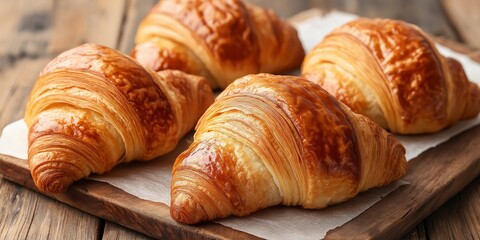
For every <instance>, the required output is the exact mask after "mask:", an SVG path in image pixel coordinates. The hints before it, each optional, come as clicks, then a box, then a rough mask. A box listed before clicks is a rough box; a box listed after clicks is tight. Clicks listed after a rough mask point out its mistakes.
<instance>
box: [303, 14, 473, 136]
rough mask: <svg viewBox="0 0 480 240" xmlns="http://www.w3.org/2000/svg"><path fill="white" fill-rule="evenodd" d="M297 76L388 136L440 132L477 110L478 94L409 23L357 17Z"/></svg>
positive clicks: (335, 33) (451, 62)
mask: <svg viewBox="0 0 480 240" xmlns="http://www.w3.org/2000/svg"><path fill="white" fill-rule="evenodd" d="M302 75H303V77H305V78H307V79H309V80H311V81H313V82H316V83H318V84H320V85H321V86H322V87H323V88H324V89H326V90H327V91H328V92H329V93H331V94H332V95H334V96H335V97H336V98H338V99H339V100H340V101H342V102H343V103H345V104H346V105H348V106H349V107H350V108H351V109H352V110H353V111H355V112H357V113H361V114H363V115H366V116H368V117H370V118H371V119H373V120H374V121H375V122H377V123H378V124H380V126H382V127H383V128H386V129H389V130H390V131H391V132H394V133H401V134H416V133H430V132H435V131H439V130H441V129H443V128H445V127H447V126H450V125H452V124H454V123H455V122H457V121H459V120H461V119H467V118H472V117H474V116H476V115H477V114H478V112H479V111H480V89H479V88H478V86H477V85H475V84H473V83H471V82H469V81H468V79H467V77H466V75H465V72H464V70H463V68H462V66H461V64H460V63H459V62H458V61H456V60H454V59H452V58H448V57H444V56H442V55H441V54H440V53H439V52H438V50H437V49H436V47H435V44H434V42H433V41H432V40H431V39H430V37H429V36H427V34H425V33H424V32H423V31H422V30H420V29H419V28H418V27H416V26H414V25H410V24H407V23H405V22H402V21H396V20H389V19H365V18H361V19H358V20H354V21H352V22H349V23H347V24H345V25H343V26H340V27H339V28H337V29H335V30H334V31H333V32H331V33H330V34H329V35H327V36H326V37H325V39H324V40H323V41H322V42H320V43H319V44H318V45H317V46H316V47H315V48H314V49H313V50H312V51H311V52H310V53H309V54H308V55H307V56H306V58H305V60H304V62H303V65H302Z"/></svg>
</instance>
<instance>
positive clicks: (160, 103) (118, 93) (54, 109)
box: [25, 44, 214, 193]
mask: <svg viewBox="0 0 480 240" xmlns="http://www.w3.org/2000/svg"><path fill="white" fill-rule="evenodd" d="M213 99H214V95H213V93H212V91H211V89H210V87H209V86H208V82H207V80H206V79H204V78H201V77H197V76H191V75H187V74H185V73H182V72H180V71H173V70H167V71H161V72H158V73H155V72H153V71H152V70H148V69H145V68H143V67H141V66H140V65H139V64H138V63H137V62H135V61H134V60H133V59H131V58H130V57H128V56H125V55H123V54H122V53H120V52H117V51H115V50H113V49H110V48H107V47H104V46H99V45H94V44H85V45H82V46H79V47H76V48H74V49H71V50H69V51H66V52H64V53H62V54H60V55H59V56H58V57H57V58H55V59H54V60H52V61H51V62H50V63H49V64H48V65H47V66H46V67H45V69H44V70H43V71H42V72H41V73H40V76H39V78H38V80H37V82H36V83H35V86H34V88H33V90H32V92H31V94H30V98H29V101H28V103H27V108H26V112H25V121H26V123H27V126H28V127H29V137H28V138H29V139H28V146H29V147H28V165H29V168H30V170H31V174H32V177H33V180H34V182H35V185H36V186H37V187H38V188H39V189H40V190H42V191H45V192H51V193H57V192H63V191H65V190H66V188H67V187H68V186H69V185H70V184H71V183H72V182H73V181H75V180H78V179H81V178H83V177H86V176H88V175H90V174H91V173H97V174H101V173H104V172H106V171H109V170H110V169H112V168H113V167H114V166H115V165H117V164H119V163H123V162H129V161H132V160H134V159H136V160H150V159H152V158H155V157H157V156H159V155H162V154H165V153H167V152H168V151H170V150H172V149H173V148H174V147H175V146H176V145H177V142H178V141H179V139H180V138H181V137H182V136H183V135H184V134H185V133H187V132H188V131H189V130H191V129H192V128H193V127H194V126H195V124H196V121H197V120H198V118H199V117H200V116H201V114H202V113H203V112H204V111H205V110H206V109H207V107H208V106H209V105H210V104H211V103H212V102H213Z"/></svg>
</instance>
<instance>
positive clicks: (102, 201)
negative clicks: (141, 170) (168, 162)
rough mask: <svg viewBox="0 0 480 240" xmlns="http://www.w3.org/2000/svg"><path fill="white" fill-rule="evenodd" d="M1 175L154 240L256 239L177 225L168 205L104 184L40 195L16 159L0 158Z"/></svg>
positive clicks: (217, 228) (214, 226)
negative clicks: (165, 239) (167, 239)
mask: <svg viewBox="0 0 480 240" xmlns="http://www.w3.org/2000/svg"><path fill="white" fill-rule="evenodd" d="M0 174H1V175H2V177H3V178H4V179H6V180H9V181H11V182H14V183H17V184H19V185H21V186H24V187H26V188H28V189H30V190H33V191H36V192H38V193H41V194H43V195H46V196H48V197H50V198H53V199H56V200H58V201H60V202H62V203H65V204H67V205H70V206H72V207H75V208H77V209H80V210H82V211H84V212H87V213H89V214H92V215H94V216H97V217H100V218H104V219H107V220H109V221H112V222H115V223H118V224H120V225H123V226H125V227H127V228H130V229H133V230H135V231H138V232H141V233H144V234H146V235H148V236H151V237H154V238H172V237H175V238H176V239H194V238H195V239H198V238H199V237H201V238H202V239H259V238H258V237H256V236H254V235H251V234H248V233H245V232H242V231H239V230H236V229H232V228H230V227H227V226H223V225H221V224H218V223H213V222H210V223H203V224H198V225H184V224H180V223H177V222H175V221H174V220H173V219H172V218H171V217H170V210H169V207H168V206H167V205H165V204H163V203H159V202H152V201H148V200H144V199H141V198H138V197H136V196H133V195H131V194H129V193H127V192H125V191H123V190H121V189H119V188H117V187H115V186H112V185H110V184H108V183H105V182H100V181H94V180H90V179H82V180H79V181H77V182H75V183H74V184H73V185H72V186H70V187H69V188H68V190H67V191H66V192H65V193H59V194H49V193H45V192H41V191H39V190H38V189H37V187H36V186H35V184H34V183H33V179H32V177H31V175H30V171H29V170H28V166H27V161H26V160H22V159H18V158H15V157H11V156H7V155H2V154H0ZM107 196H108V197H107Z"/></svg>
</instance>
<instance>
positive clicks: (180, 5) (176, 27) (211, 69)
mask: <svg viewBox="0 0 480 240" xmlns="http://www.w3.org/2000/svg"><path fill="white" fill-rule="evenodd" d="M135 41H136V44H137V45H136V46H135V48H134V49H133V51H132V53H131V55H132V56H133V57H134V58H135V59H136V60H137V61H138V62H140V63H141V64H143V65H144V66H148V67H150V68H152V69H154V70H156V71H158V70H161V69H178V70H181V71H184V72H187V73H191V74H196V75H201V76H205V77H206V78H207V79H208V80H209V82H210V85H211V86H212V87H213V88H218V87H220V88H222V89H223V88H225V87H226V86H227V85H228V84H230V83H231V82H232V81H233V80H235V79H236V78H239V77H241V76H244V75H246V74H249V73H258V72H271V73H277V72H284V71H288V70H291V69H294V68H296V67H299V66H300V64H301V63H302V61H303V58H304V55H305V53H304V50H303V47H302V44H301V43H300V40H299V38H298V35H297V31H296V30H295V29H294V28H293V27H292V26H290V25H289V24H288V23H287V22H285V21H283V20H282V19H280V18H279V17H278V16H277V15H276V14H275V13H274V12H273V11H271V10H267V9H263V8H260V7H257V6H254V5H252V4H248V3H245V2H243V1H241V0H227V1H224V0H164V1H160V2H159V3H158V4H157V5H155V6H154V7H153V9H152V10H151V11H150V13H149V14H148V15H147V16H146V17H145V18H144V20H143V21H142V22H141V24H140V26H139V28H138V31H137V34H136V39H135Z"/></svg>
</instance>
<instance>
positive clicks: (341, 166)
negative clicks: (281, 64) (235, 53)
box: [170, 74, 407, 224]
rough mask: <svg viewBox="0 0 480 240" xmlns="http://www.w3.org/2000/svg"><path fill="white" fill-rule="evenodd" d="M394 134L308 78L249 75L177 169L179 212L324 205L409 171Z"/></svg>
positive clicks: (190, 217) (221, 100)
mask: <svg viewBox="0 0 480 240" xmlns="http://www.w3.org/2000/svg"><path fill="white" fill-rule="evenodd" d="M406 167H407V165H406V160H405V149H404V147H403V146H402V145H401V144H400V143H399V142H398V141H397V140H395V138H393V136H392V135H391V134H389V133H388V132H386V131H385V130H383V129H381V128H380V127H379V126H378V125H377V124H375V123H374V122H372V121H370V120H369V119H367V118H366V117H364V116H361V115H357V114H355V113H353V112H352V111H351V110H350V109H349V108H348V107H346V106H344V105H343V104H342V103H340V102H338V101H337V100H335V99H334V98H333V97H332V96H331V95H329V94H328V93H327V92H326V91H324V90H323V89H322V88H320V87H319V86H318V85H316V84H314V83H312V82H310V81H307V80H305V79H302V78H297V77H288V76H275V75H269V74H257V75H248V76H245V77H243V78H240V79H239V80H236V81H235V82H234V83H232V84H231V85H230V86H229V87H227V89H226V90H225V91H224V92H223V93H221V94H220V95H219V97H218V98H217V100H216V101H215V103H214V104H213V105H212V106H211V107H210V108H209V109H207V111H206V112H205V114H204V115H203V116H202V117H201V119H200V121H199V123H198V124H197V126H196V132H195V136H194V142H193V143H192V145H191V146H190V147H189V148H188V149H187V150H186V151H185V152H183V153H182V154H181V155H180V156H179V157H178V158H177V160H176V162H175V164H174V166H173V170H172V174H173V176H172V186H171V196H172V199H171V206H170V213H171V216H172V218H173V219H174V220H176V221H179V222H182V223H188V224H193V223H197V222H200V221H206V220H211V219H215V218H222V217H227V216H229V215H236V216H244V215H247V214H249V213H252V212H254V211H256V210H259V209H262V208H266V207H269V206H273V205H277V204H283V205H288V206H303V207H304V208H322V207H325V206H327V205H330V204H334V203H338V202H342V201H345V200H347V199H349V198H352V197H354V196H355V195H356V194H357V193H358V192H360V191H364V190H366V189H369V188H372V187H378V186H382V185H385V184H387V183H389V182H391V181H393V180H396V179H398V178H400V177H401V176H403V175H404V174H405V173H406Z"/></svg>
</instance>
